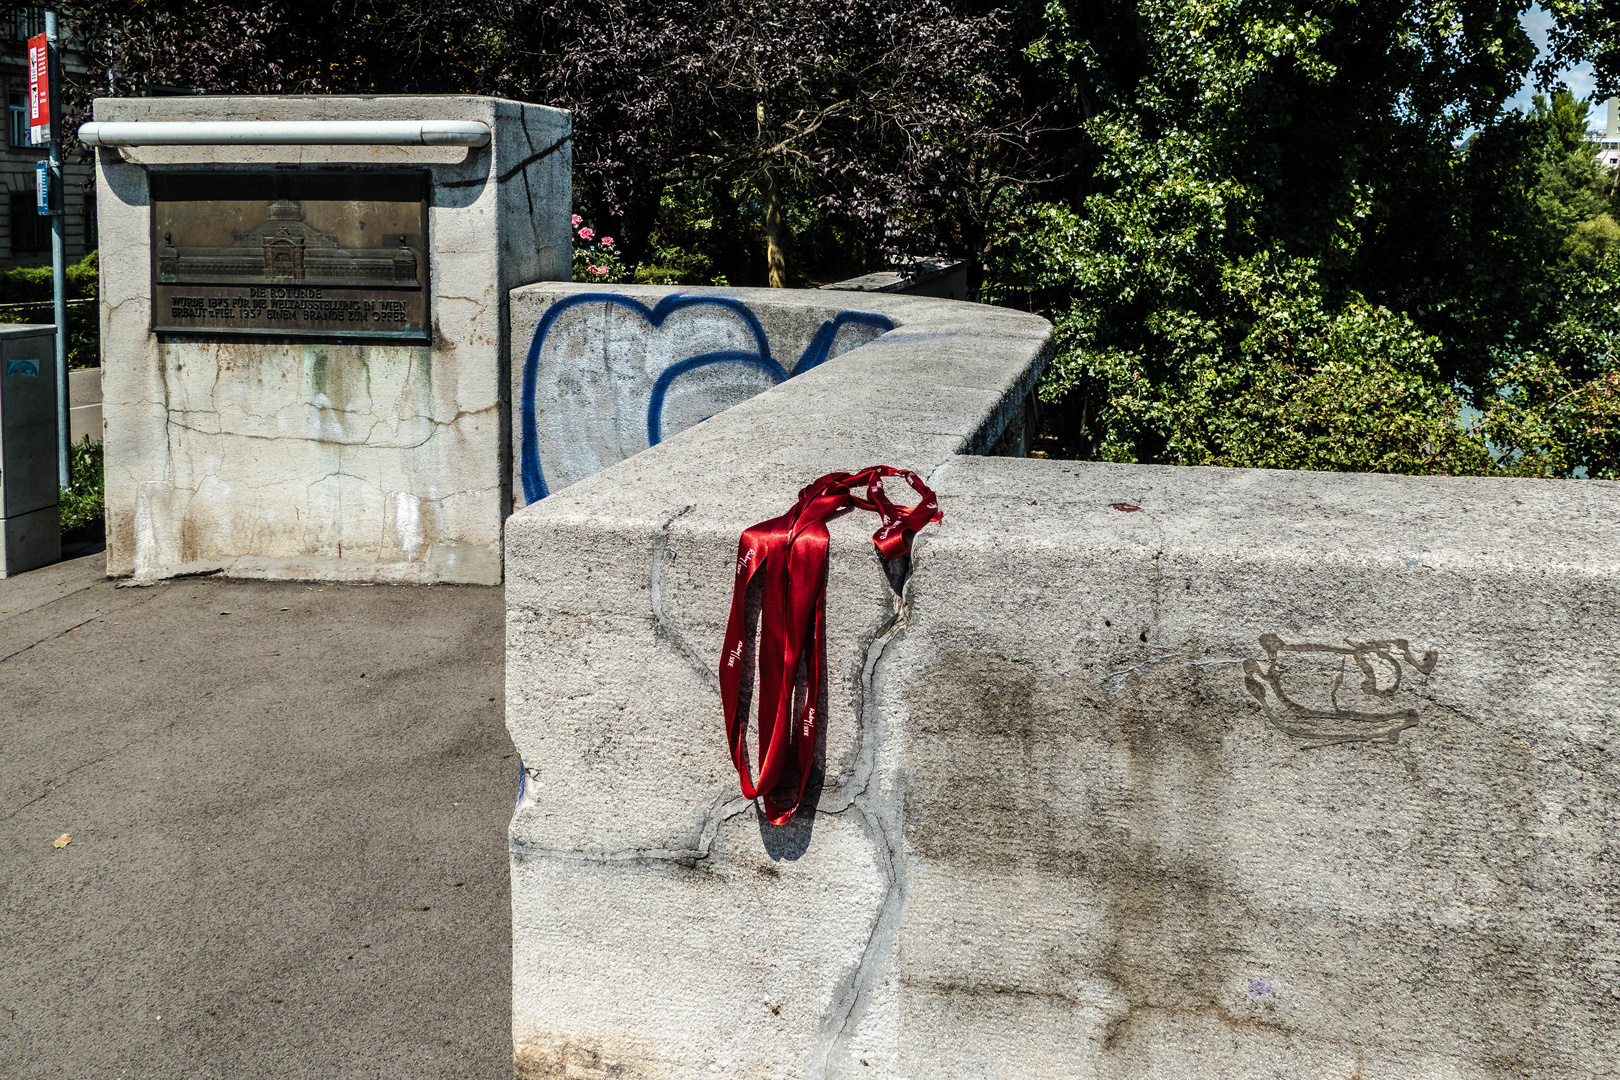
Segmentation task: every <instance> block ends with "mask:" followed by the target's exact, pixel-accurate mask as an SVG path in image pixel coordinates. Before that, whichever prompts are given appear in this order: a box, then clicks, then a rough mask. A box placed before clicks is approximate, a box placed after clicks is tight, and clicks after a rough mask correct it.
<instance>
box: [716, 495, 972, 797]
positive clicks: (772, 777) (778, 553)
mask: <svg viewBox="0 0 1620 1080" xmlns="http://www.w3.org/2000/svg"><path fill="white" fill-rule="evenodd" d="M886 476H901V477H904V478H905V480H906V482H907V483H909V484H910V485H911V487H912V490H914V491H915V492H916V493H917V495H918V502H917V504H916V505H915V506H896V505H895V504H894V503H893V502H891V501H890V500H889V498H888V496H887V495H886V494H885V493H884V490H883V478H884V477H886ZM855 488H865V490H866V494H865V495H864V496H860V495H856V494H855V493H854V491H853V490H852V489H855ZM852 507H853V508H856V509H861V510H872V511H875V512H876V513H877V515H878V518H879V526H878V530H877V532H875V533H873V534H872V543H873V544H875V545H876V546H877V549H878V552H879V554H881V555H882V556H883V558H884V559H889V560H892V559H897V558H900V557H901V556H903V555H906V554H909V553H910V551H911V541H912V538H913V537H914V536H916V534H917V532H918V531H919V530H921V529H922V527H923V526H925V525H927V524H928V523H929V522H930V521H941V520H943V519H944V515H943V514H941V513H940V511H939V503H938V500H936V499H935V497H934V493H933V492H932V491H931V490H929V488H928V485H926V484H924V483H923V482H922V479H921V478H920V477H919V476H917V474H916V473H913V472H907V471H905V470H903V469H891V468H889V467H888V466H887V465H874V466H872V467H871V468H869V469H862V470H861V471H860V472H855V473H841V472H835V473H828V474H827V475H826V476H823V477H821V478H819V479H818V480H816V481H815V482H814V483H812V484H810V485H809V486H808V487H806V488H804V489H803V490H802V491H800V492H799V500H798V502H796V503H795V504H794V506H793V509H791V510H789V511H788V512H787V513H785V514H783V515H782V516H781V517H774V518H771V519H770V520H769V521H762V522H760V523H759V524H758V525H754V526H752V527H751V528H748V529H744V530H743V534H742V536H741V537H740V538H739V539H738V541H737V568H736V574H735V577H734V578H733V581H732V592H731V617H730V619H729V620H728V621H727V624H726V640H725V651H724V652H723V653H721V657H720V700H721V704H722V706H723V707H724V709H725V719H726V739H727V741H728V742H729V743H730V746H731V760H732V762H733V763H734V764H735V765H736V766H737V777H738V779H739V780H740V781H741V783H742V793H743V795H744V796H745V797H747V798H750V799H760V800H762V801H763V803H764V810H765V816H766V817H767V818H768V819H769V820H770V822H771V824H773V825H785V824H787V823H788V822H789V821H791V820H793V815H794V814H795V813H797V812H798V809H799V803H800V801H801V800H802V799H803V798H804V789H805V785H806V784H807V783H808V782H809V779H810V770H811V767H812V765H813V764H814V761H815V752H816V733H817V731H818V730H819V727H820V722H821V718H820V716H819V715H818V714H817V706H818V705H819V696H820V688H821V678H822V673H823V672H824V671H825V669H826V659H827V649H826V594H827V547H828V543H829V537H828V534H827V525H826V519H827V518H828V517H830V516H831V515H833V514H836V513H838V512H840V511H842V510H847V509H850V508H852ZM761 575H763V581H762V588H761V607H760V620H759V639H758V643H757V644H758V657H759V679H758V684H757V689H758V696H759V759H760V762H759V778H758V780H757V781H756V780H755V779H754V777H753V774H752V771H751V770H750V768H749V764H748V704H749V703H748V702H747V701H745V700H742V694H741V685H742V668H743V659H744V657H743V646H744V639H745V634H746V632H747V625H746V623H747V614H746V611H745V598H746V596H747V593H748V587H749V586H750V585H751V584H752V583H753V581H754V579H755V578H756V577H760V576H761ZM801 666H802V667H803V669H804V671H805V678H806V683H805V686H806V689H805V695H804V702H803V704H802V705H801V707H800V709H799V712H798V716H797V717H794V716H793V693H794V688H795V686H796V685H797V683H798V677H799V670H800V668H801ZM790 769H791V770H792V771H789V770H790ZM795 772H796V773H797V786H796V787H795V786H793V783H792V779H791V777H792V776H793V774H794V773H795Z"/></svg>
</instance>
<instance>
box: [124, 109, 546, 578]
mask: <svg viewBox="0 0 1620 1080" xmlns="http://www.w3.org/2000/svg"><path fill="white" fill-rule="evenodd" d="M94 119H95V121H97V122H98V123H100V124H108V123H112V124H119V125H129V124H133V125H135V127H134V128H130V127H121V130H122V131H124V132H128V131H131V130H135V131H141V130H146V131H155V130H157V129H154V128H145V129H143V128H142V127H141V125H143V124H154V123H164V124H170V125H172V124H175V123H176V122H178V123H179V124H181V125H185V128H184V130H183V131H182V141H184V140H185V139H190V140H191V141H190V142H186V143H185V144H175V143H173V142H171V143H169V144H166V145H142V144H141V141H140V140H137V141H135V142H133V143H131V142H128V141H125V142H122V143H120V142H119V141H118V140H117V139H112V140H110V141H111V142H112V145H102V146H101V147H100V148H99V149H98V151H97V176H98V207H99V221H100V233H101V274H102V299H101V305H102V306H101V312H102V314H101V317H102V343H103V344H102V348H103V365H104V367H105V375H104V387H105V400H104V404H103V414H104V417H105V421H106V441H105V451H106V468H107V527H108V528H107V531H108V552H107V567H108V573H109V574H112V575H136V576H139V577H165V576H172V575H174V574H178V573H188V572H196V571H204V570H212V569H219V570H222V571H223V572H225V573H227V574H232V575H240V576H258V577H297V578H332V579H348V580H366V581H413V582H435V581H445V582H483V583H494V582H498V581H500V580H501V543H502V530H503V522H504V519H505V517H506V515H507V513H509V512H510V508H511V505H512V490H511V480H510V477H511V476H512V467H511V456H510V431H511V416H510V403H509V395H508V393H507V391H506V388H507V387H508V386H509V385H510V379H509V377H508V373H507V369H506V362H507V361H506V356H507V353H508V349H507V340H508V335H509V329H508V319H507V310H506V296H507V293H508V291H509V290H510V289H512V288H513V287H515V286H519V285H524V284H528V283H531V282H536V281H547V280H566V279H567V278H569V277H570V276H571V260H572V250H571V234H570V228H569V214H570V212H571V200H572V190H571V185H570V170H571V154H570V138H571V128H570V118H569V116H568V114H567V113H566V112H563V111H560V110H557V109H549V108H544V107H541V106H535V105H525V104H520V103H517V102H511V101H502V100H498V99H493V98H481V97H460V96H442V97H440V96H434V97H409V96H401V97H368V98H358V97H353V98H345V97H206V98H189V99H177V98H154V99H102V100H99V101H97V102H96V104H95V111H94ZM244 121H246V122H265V121H268V122H272V123H275V122H305V123H307V122H316V123H319V122H327V121H346V122H349V123H351V124H352V123H354V122H362V123H368V124H373V125H376V124H382V125H387V124H389V123H391V122H392V123H397V122H399V121H429V122H437V121H447V122H452V123H454V122H460V123H462V124H463V125H465V124H466V123H467V122H475V123H478V124H482V125H484V126H485V127H487V128H488V130H489V132H490V138H489V141H488V144H487V145H484V146H471V147H468V146H462V145H398V144H395V143H389V142H387V141H377V142H373V143H367V142H364V141H361V142H355V141H352V140H353V138H354V136H353V133H352V131H351V132H349V133H347V134H345V135H344V136H343V138H344V139H345V140H348V141H345V142H343V143H337V142H331V143H324V142H320V141H310V142H306V143H299V144H281V145H276V144H269V143H266V142H264V141H258V142H255V141H254V140H253V139H246V140H243V139H241V138H238V137H232V139H233V141H213V142H209V141H207V140H206V139H200V138H195V139H194V138H191V135H190V133H192V132H202V131H206V130H208V129H205V128H203V127H202V125H205V124H212V123H217V122H226V123H240V122H244ZM175 130H177V129H175V128H172V127H171V128H166V129H164V131H165V135H164V137H165V138H168V137H169V134H168V133H172V132H173V131H175ZM322 130H325V131H330V130H331V129H322ZM379 130H380V129H379ZM223 138H224V137H222V139H223ZM312 138H314V137H313V136H312Z"/></svg>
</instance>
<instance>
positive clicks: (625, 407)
mask: <svg viewBox="0 0 1620 1080" xmlns="http://www.w3.org/2000/svg"><path fill="white" fill-rule="evenodd" d="M839 299H842V298H839V297H827V296H825V295H818V294H816V293H814V292H806V291H801V290H792V291H786V290H781V289H774V290H773V289H686V290H682V289H675V288H669V287H664V286H653V285H643V286H634V285H630V286H625V285H614V286H602V285H574V284H550V283H548V284H543V285H534V286H530V287H529V288H526V289H518V290H516V291H515V292H513V294H512V299H511V304H512V341H513V344H514V350H515V351H514V356H513V363H512V400H513V401H514V402H516V403H517V407H516V409H515V411H514V425H513V426H514V432H515V434H516V437H517V440H518V445H517V448H516V450H515V454H514V458H515V460H514V466H515V468H516V474H515V476H514V481H513V491H514V492H515V494H516V500H517V501H516V503H515V505H517V506H524V505H527V504H528V503H531V502H534V501H535V500H537V499H540V498H544V497H545V496H546V495H547V494H549V493H550V492H553V491H557V490H560V489H561V488H564V487H567V486H568V485H569V484H572V483H574V482H576V481H578V480H583V479H584V478H585V477H587V476H591V475H593V474H595V473H598V472H601V471H602V470H603V469H605V468H607V467H608V466H609V465H612V464H614V463H616V462H619V461H623V460H624V459H625V458H627V457H630V456H631V455H632V454H637V453H640V452H641V451H642V450H645V449H647V447H649V446H653V445H656V444H657V443H658V442H660V441H661V440H663V439H667V438H669V437H670V436H672V435H678V434H680V433H681V432H682V431H685V430H686V429H687V428H689V427H691V426H693V425H694V424H698V423H702V422H703V421H704V420H706V419H708V418H709V417H711V416H714V415H716V414H718V413H721V412H724V411H725V410H726V409H729V408H731V407H732V406H733V405H736V404H738V403H739V402H742V401H746V400H747V399H748V398H751V397H753V396H754V395H755V394H758V393H761V392H763V391H765V390H769V389H770V388H771V387H773V386H775V385H777V384H778V383H781V382H783V381H785V380H787V379H790V378H792V377H793V376H795V375H802V374H804V373H805V372H808V371H810V370H812V369H814V368H816V367H818V366H820V365H821V364H823V363H825V362H826V361H827V360H829V359H832V358H834V357H837V356H842V355H843V354H844V353H846V352H848V351H849V350H851V349H855V348H859V347H860V346H862V345H864V344H866V343H867V342H869V341H871V340H873V339H874V338H876V337H878V336H879V335H881V334H883V333H884V332H885V331H887V330H889V329H891V328H892V327H893V325H894V322H893V320H892V319H890V318H889V317H887V316H885V315H882V314H879V313H878V312H877V311H876V310H875V309H873V308H872V306H871V305H869V304H866V303H864V298H862V297H849V298H847V299H849V300H850V301H851V302H850V304H849V305H848V306H839V305H838V300H839Z"/></svg>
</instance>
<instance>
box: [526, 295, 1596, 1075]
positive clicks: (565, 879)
mask: <svg viewBox="0 0 1620 1080" xmlns="http://www.w3.org/2000/svg"><path fill="white" fill-rule="evenodd" d="M777 295H778V296H780V295H781V294H780V293H778V294H777ZM745 299H748V300H749V302H750V303H752V304H758V305H765V304H767V303H768V301H767V300H766V299H765V298H764V297H759V298H752V297H745ZM862 301H863V306H864V307H866V308H868V309H869V310H871V311H873V312H875V313H879V314H882V315H885V316H886V317H888V318H890V319H891V320H892V321H893V322H894V324H895V329H893V330H890V331H889V332H887V333H885V334H883V335H882V336H881V337H878V338H876V339H875V340H873V341H871V342H870V343H868V344H865V345H863V346H861V347H859V348H855V349H853V350H851V351H850V352H848V353H847V354H845V355H843V356H840V357H837V358H836V359H833V360H830V361H828V362H827V363H825V364H823V365H821V366H820V367H818V368H817V369H816V370H814V371H811V372H808V373H806V374H803V375H801V376H800V377H798V378H795V379H792V380H791V381H787V382H784V383H782V384H781V385H779V386H776V387H774V388H772V389H770V390H768V391H766V392H764V393H761V394H759V395H758V396H755V397H753V398H751V399H749V400H747V401H744V402H743V403H741V404H739V405H737V406H735V407H734V408H732V409H730V410H728V411H726V412H724V413H722V414H719V415H716V416H714V417H713V418H711V419H709V420H708V421H706V422H704V423H701V424H698V425H696V426H694V427H692V428H690V429H688V430H686V431H685V432H683V433H681V434H679V435H676V436H674V437H672V438H668V439H666V440H665V441H663V442H662V443H660V444H659V445H657V446H655V447H652V448H651V449H649V450H646V451H644V452H642V453H639V454H636V455H634V456H632V457H630V458H628V459H627V460H625V461H623V462H621V463H619V464H617V465H614V466H612V467H609V468H607V469H605V470H604V471H602V472H600V473H597V474H596V475H593V476H590V477H588V478H583V479H580V480H578V481H577V482H576V483H574V484H573V485H572V486H570V487H568V488H566V489H565V490H562V491H560V492H558V493H557V494H555V495H552V496H551V497H549V498H546V499H544V500H542V501H540V502H538V503H536V504H534V505H531V506H529V507H527V508H525V509H523V510H521V511H520V512H518V513H517V514H515V515H514V516H513V517H512V518H511V519H510V521H509V522H508V532H507V538H508V539H507V580H508V585H507V598H508V599H507V603H508V624H507V650H508V652H507V722H508V727H509V729H510V730H511V733H512V736H513V739H514V741H515V742H516V744H517V746H518V748H519V750H520V751H521V753H522V756H523V759H524V762H525V766H526V785H525V792H524V794H523V796H522V798H521V800H520V802H519V805H518V808H517V811H516V813H515V815H514V818H513V822H512V830H511V851H512V874H513V890H512V899H513V956H514V1018H513V1023H514V1042H515V1052H516V1062H517V1069H518V1073H519V1075H521V1076H526V1077H551V1076H556V1077H563V1076H608V1075H617V1076H625V1077H697V1076H710V1075H716V1074H721V1075H728V1076H758V1077H767V1076H769V1077H825V1076H844V1075H858V1076H867V1077H918V1078H920V1077H924V1076H958V1075H985V1076H1005V1077H1033V1076H1041V1077H1048V1076H1049V1077H1099V1078H1102V1077H1106V1078H1124V1077H1155V1078H1164V1077H1178V1078H1179V1077H1186V1078H1195V1077H1196V1078H1205V1077H1212V1076H1225V1077H1261V1076H1266V1077H1270V1076H1320V1077H1342V1078H1346V1080H1348V1078H1351V1077H1355V1078H1360V1080H1372V1078H1374V1077H1380V1078H1391V1080H1393V1078H1403V1080H1404V1078H1408V1077H1447V1078H1450V1077H1456V1078H1459V1080H1460V1078H1464V1077H1479V1076H1542V1077H1555V1076H1556V1077H1599V1076H1608V1075H1610V1073H1611V1070H1612V1059H1613V1052H1612V1047H1613V1046H1614V1045H1615V1044H1616V1042H1617V1041H1620V1011H1617V1010H1616V1008H1615V1006H1616V1002H1617V999H1620V910H1617V909H1616V905H1615V904H1614V902H1613V897H1614V891H1615V888H1616V884H1617V880H1616V879H1617V869H1616V864H1615V860H1616V856H1615V850H1616V839H1617V832H1620V830H1617V826H1616V822H1617V820H1620V783H1617V767H1616V763H1615V762H1614V761H1613V760H1612V759H1613V757H1614V754H1615V749H1614V736H1613V731H1614V724H1615V720H1614V717H1615V715H1616V711H1617V705H1620V700H1617V699H1620V689H1617V688H1616V685H1615V683H1614V681H1613V679H1612V675H1611V673H1612V671H1613V670H1614V667H1615V662H1616V656H1615V653H1616V652H1617V651H1620V644H1617V642H1620V632H1617V631H1620V627H1617V626H1616V625H1615V620H1616V616H1615V614H1614V613H1615V611H1616V610H1620V606H1617V603H1616V601H1617V600H1620V596H1617V592H1620V589H1617V583H1620V573H1617V571H1620V565H1617V563H1620V556H1617V555H1616V552H1620V524H1617V521H1620V517H1617V513H1616V512H1617V511H1620V492H1617V491H1616V489H1614V488H1612V487H1610V486H1609V485H1606V484H1597V483H1592V484H1586V483H1573V482H1558V481H1529V480H1465V479H1443V478H1403V477H1388V476H1341V475H1324V474H1308V473H1277V472H1265V471H1252V470H1217V469H1174V468H1160V467H1148V466H1121V465H1102V464H1079V463H1066V462H1051V461H1031V460H1023V459H1005V458H989V457H976V456H966V455H971V454H976V453H983V452H985V451H986V450H988V449H989V448H990V447H991V446H993V445H995V444H997V443H999V442H1002V441H1003V436H1004V434H1005V428H1006V426H1007V424H1008V423H1009V422H1015V420H1016V417H1017V416H1018V415H1019V409H1020V403H1021V402H1022V400H1023V395H1024V394H1025V393H1026V392H1027V388H1028V385H1029V381H1030V379H1031V378H1033V376H1034V374H1035V373H1037V372H1038V370H1039V368H1040V366H1041V365H1042V363H1043V362H1044V357H1045V352H1046V350H1047V349H1048V348H1049V328H1048V327H1047V326H1046V324H1044V323H1043V322H1041V321H1040V320H1038V319H1035V318H1032V317H1030V316H1025V315H1021V314H1018V313H1014V312H1007V311H1002V310H997V309H991V308H982V307H977V306H974V305H966V304H958V303H952V302H948V301H930V300H913V299H908V298H894V297H863V298H862ZM879 462H881V463H886V464H891V465H896V466H901V467H907V468H911V469H914V470H916V471H918V472H920V473H922V474H923V475H924V476H925V477H926V478H928V479H929V480H930V483H932V484H933V485H934V487H935V488H936V490H937V491H938V493H939V496H940V502H941V507H942V509H943V510H944V513H945V521H944V522H943V524H940V525H934V526H930V527H929V528H928V529H926V530H925V531H924V532H923V534H922V536H921V538H920V539H919V541H918V543H917V547H916V550H915V554H914V557H913V560H912V563H911V566H910V575H909V578H907V579H905V581H904V584H903V589H902V591H901V592H899V593H897V592H896V591H895V590H894V589H893V588H892V587H891V581H890V577H889V576H888V575H887V574H886V573H885V568H884V567H883V566H882V564H881V563H880V562H879V561H878V559H877V557H876V555H875V553H874V551H873V549H872V546H871V543H870V539H869V537H870V533H871V530H872V527H873V523H872V521H871V520H866V519H864V517H863V515H859V514H855V515H850V516H847V517H845V518H842V519H839V520H836V521H834V522H833V523H832V527H831V531H832V552H831V561H830V573H829V584H828V592H827V628H828V672H829V675H828V687H827V694H828V700H827V716H828V723H827V725H826V731H825V740H826V741H825V746H824V761H825V778H824V782H823V783H822V786H821V787H820V789H819V791H818V792H816V794H815V809H814V810H813V812H807V813H802V814H801V816H800V818H799V819H797V820H796V821H795V822H794V823H792V824H791V825H789V826H786V827H784V828H780V829H778V828H772V827H770V826H768V825H765V824H762V822H761V820H760V819H759V818H758V817H757V815H756V813H755V811H754V810H753V808H752V807H751V806H750V804H748V803H747V802H746V801H744V800H742V799H741V798H740V797H739V796H738V792H737V781H736V776H735V773H734V771H733V769H732V766H731V762H730V760H729V757H728V755H727V751H726V745H725V738H724V732H723V727H722V722H721V712H720V703H719V696H718V690H717V685H716V680H715V675H714V672H715V669H716V667H717V666H718V660H719V653H720V648H721V640H722V636H723V631H724V624H725V618H726V613H727V610H728V606H729V600H730V595H729V590H730V582H731V572H732V566H733V562H734V559H735V552H736V539H737V535H738V533H739V532H740V531H741V530H742V529H743V528H744V527H746V526H748V525H750V524H753V523H754V522H756V521H759V520H762V519H764V518H766V517H770V516H774V515H775V514H778V513H780V512H781V511H782V510H783V509H785V508H786V507H787V506H789V505H790V504H791V502H792V499H793V495H794V493H795V491H796V489H797V488H798V487H799V486H801V485H802V484H803V483H805V482H807V481H808V480H810V479H812V478H813V477H815V476H817V475H819V474H821V473H824V472H826V471H829V470H831V469H854V468H858V467H861V466H864V465H869V464H874V463H879Z"/></svg>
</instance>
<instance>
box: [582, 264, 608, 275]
mask: <svg viewBox="0 0 1620 1080" xmlns="http://www.w3.org/2000/svg"><path fill="white" fill-rule="evenodd" d="M585 272H586V273H587V274H595V275H596V276H597V277H603V276H605V275H606V274H607V272H608V271H607V267H605V266H587V267H586V268H585Z"/></svg>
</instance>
